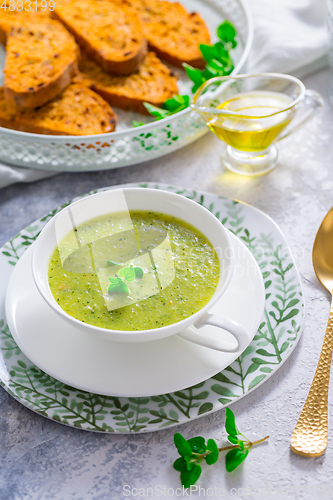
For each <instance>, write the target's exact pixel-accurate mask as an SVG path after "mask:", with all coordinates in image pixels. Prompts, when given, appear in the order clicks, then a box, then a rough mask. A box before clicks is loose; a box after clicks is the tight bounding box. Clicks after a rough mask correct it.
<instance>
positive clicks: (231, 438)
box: [227, 435, 239, 444]
mask: <svg viewBox="0 0 333 500" xmlns="http://www.w3.org/2000/svg"><path fill="white" fill-rule="evenodd" d="M227 439H228V441H229V443H231V444H238V441H239V439H238V438H237V437H236V436H230V435H229V436H228V437H227Z"/></svg>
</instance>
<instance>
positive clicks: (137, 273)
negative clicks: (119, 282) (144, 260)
mask: <svg viewBox="0 0 333 500" xmlns="http://www.w3.org/2000/svg"><path fill="white" fill-rule="evenodd" d="M134 272H135V277H136V278H138V279H141V278H142V277H143V270H142V269H141V267H135V268H134Z"/></svg>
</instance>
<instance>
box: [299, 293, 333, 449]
mask: <svg viewBox="0 0 333 500" xmlns="http://www.w3.org/2000/svg"><path fill="white" fill-rule="evenodd" d="M332 351H333V298H332V304H331V310H330V315H329V318H328V323H327V328H326V333H325V337H324V342H323V347H322V349H321V353H320V358H319V361H318V365H317V369H316V373H315V376H314V378H313V382H312V384H311V387H310V391H309V394H308V397H307V399H306V401H305V404H304V407H303V410H302V412H301V414H300V416H299V419H298V421H297V424H296V427H295V429H294V432H293V435H292V437H291V443H290V447H291V449H292V450H293V451H294V452H295V453H297V454H298V455H302V456H304V457H319V456H320V455H322V454H323V453H324V452H325V450H326V446H327V402H328V384H329V379H330V369H331V360H332Z"/></svg>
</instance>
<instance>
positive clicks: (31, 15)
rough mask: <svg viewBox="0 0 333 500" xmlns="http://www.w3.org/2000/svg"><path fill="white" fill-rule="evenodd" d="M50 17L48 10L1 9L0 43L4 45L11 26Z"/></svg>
mask: <svg viewBox="0 0 333 500" xmlns="http://www.w3.org/2000/svg"><path fill="white" fill-rule="evenodd" d="M49 18H50V11H42V10H37V11H35V10H33V9H32V10H31V11H25V10H22V11H18V10H16V9H15V10H9V9H8V8H7V10H3V11H1V16H0V43H2V44H3V45H6V41H7V35H8V33H9V32H10V30H11V28H13V27H15V26H17V27H19V26H22V25H26V26H28V24H30V23H33V22H36V21H37V22H38V21H39V20H41V21H42V20H46V19H49Z"/></svg>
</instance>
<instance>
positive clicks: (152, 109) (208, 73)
mask: <svg viewBox="0 0 333 500" xmlns="http://www.w3.org/2000/svg"><path fill="white" fill-rule="evenodd" d="M216 33H217V36H218V38H219V41H218V42H217V43H215V44H214V45H205V44H201V45H199V49H200V52H201V54H202V57H203V58H204V60H205V61H206V65H205V69H204V70H200V69H198V68H193V67H192V66H190V65H189V64H186V63H183V67H184V69H185V71H186V73H187V76H188V77H189V79H190V80H191V81H192V82H193V83H194V85H193V87H192V92H193V93H194V92H196V91H197V90H198V88H199V87H200V86H201V85H202V84H203V83H205V82H206V81H207V80H210V79H211V78H214V77H215V76H225V75H230V73H231V72H232V71H233V69H234V64H233V61H232V58H231V56H230V53H229V52H230V50H231V49H234V48H235V47H236V46H237V41H236V29H235V27H234V26H233V25H232V24H231V23H230V22H229V21H224V22H223V23H222V24H220V25H219V26H218V28H217V31H216ZM143 105H144V106H145V108H146V110H147V111H148V113H150V114H151V115H153V116H155V120H162V119H163V118H166V117H167V116H171V115H174V114H175V113H178V112H179V111H182V110H183V109H186V108H188V107H189V105H190V97H189V96H188V95H179V94H177V95H174V96H173V97H172V98H171V99H168V100H167V101H165V103H164V104H163V105H162V107H161V108H158V107H157V106H154V105H153V104H149V103H148V102H144V103H143ZM141 125H144V124H143V123H142V122H138V121H135V120H134V121H133V127H140V126H141Z"/></svg>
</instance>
